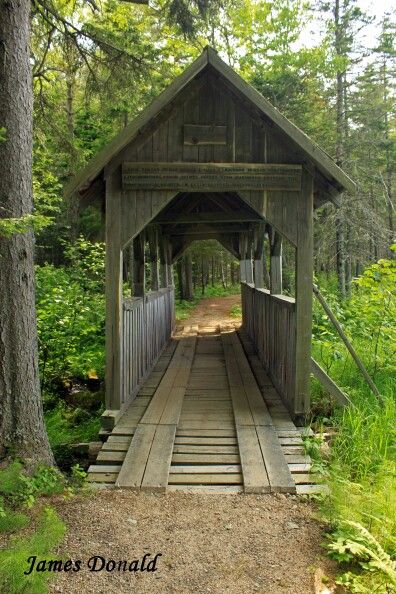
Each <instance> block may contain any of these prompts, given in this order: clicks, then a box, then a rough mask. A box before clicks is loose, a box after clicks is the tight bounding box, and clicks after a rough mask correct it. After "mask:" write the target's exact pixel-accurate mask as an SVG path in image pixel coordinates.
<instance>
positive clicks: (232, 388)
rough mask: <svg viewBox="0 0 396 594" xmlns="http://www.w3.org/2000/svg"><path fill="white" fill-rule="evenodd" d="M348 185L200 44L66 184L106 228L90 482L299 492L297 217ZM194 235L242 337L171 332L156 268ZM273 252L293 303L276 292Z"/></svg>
mask: <svg viewBox="0 0 396 594" xmlns="http://www.w3.org/2000/svg"><path fill="white" fill-rule="evenodd" d="M353 188H354V185H353V182H352V181H351V180H350V179H349V178H348V177H347V176H346V175H345V173H344V172H343V171H342V170H341V169H340V168H339V167H337V165H336V164H335V163H334V162H333V161H332V159H331V158H330V157H329V156H328V155H327V154H326V153H325V152H324V151H322V150H321V149H320V148H319V147H318V146H317V145H316V144H314V143H313V142H312V141H311V140H310V139H309V138H308V137H307V136H306V135H305V134H304V133H303V132H301V131H300V130H299V129H298V128H297V127H296V126H294V125H293V124H292V123H291V122H290V121H288V120H287V119H286V118H285V117H284V116H282V115H281V114H280V113H279V111H278V110H277V109H275V108H274V107H273V106H272V105H271V104H270V103H269V102H268V101H267V100H266V99H264V98H263V97H262V96H261V95H260V94H259V93H258V92H257V91H256V90H255V89H253V88H252V87H251V86H250V85H249V84H247V83H246V82H245V81H244V80H243V79H242V78H241V77H240V76H239V75H238V74H236V73H235V72H234V71H233V70H232V69H231V68H230V67H229V66H227V65H226V64H225V63H224V62H223V61H222V60H221V59H220V58H219V56H218V55H217V53H216V52H215V51H214V50H212V49H211V48H209V47H208V48H206V49H205V50H204V51H203V53H202V55H201V56H200V57H199V58H198V59H197V60H196V61H195V62H194V63H193V64H192V65H191V66H190V67H188V68H187V69H186V70H185V72H184V73H183V74H182V75H181V76H179V77H178V78H177V79H175V81H174V82H173V83H172V84H171V85H170V86H169V87H168V88H166V89H165V91H164V92H163V93H162V94H161V95H160V96H159V97H158V98H157V99H155V100H154V101H153V103H152V104H151V105H150V106H149V107H147V108H146V109H145V110H144V111H143V112H142V113H141V114H140V115H139V116H138V117H137V118H136V119H135V120H134V121H133V122H132V123H131V124H130V125H129V126H128V127H126V128H125V129H124V130H123V131H122V132H121V133H120V134H119V135H118V136H117V137H116V138H115V139H114V140H113V141H112V142H111V143H110V144H109V145H108V146H107V147H105V149H104V150H103V151H102V152H101V153H100V154H99V155H98V156H97V157H96V158H95V159H93V161H92V162H91V163H89V164H88V165H87V167H86V168H85V169H84V170H83V171H82V172H81V173H80V174H79V175H78V176H77V177H76V179H74V180H73V182H72V183H71V184H70V185H69V187H68V189H67V193H68V195H69V196H71V195H73V194H77V195H78V196H79V199H80V200H81V201H82V202H83V203H84V202H85V203H89V202H93V201H96V202H99V203H100V204H102V208H103V207H104V209H105V216H106V411H105V413H104V415H103V431H102V433H103V436H104V440H105V443H104V444H103V447H102V450H101V452H100V453H99V456H98V460H97V463H96V465H94V466H93V467H91V469H90V478H91V480H93V481H97V482H104V483H106V482H107V483H116V484H117V485H118V486H123V487H133V488H135V489H139V488H145V489H160V490H165V489H167V488H168V489H171V490H172V489H187V490H188V489H189V490H194V489H195V490H220V491H222V490H223V491H239V490H244V491H246V492H249V491H250V492H268V491H291V492H293V491H295V490H296V485H297V489H301V487H299V485H301V484H302V485H304V484H305V485H308V484H309V483H310V478H309V475H308V474H307V470H308V469H309V459H308V460H307V458H306V456H304V454H303V450H302V447H301V445H302V440H301V428H300V427H299V425H301V424H303V421H304V419H305V418H306V415H307V414H308V413H309V409H310V399H309V380H310V369H311V357H310V348H311V318H312V261H313V239H312V218H313V209H314V208H315V207H317V206H320V205H322V204H324V203H325V202H328V201H332V202H334V203H337V196H338V195H339V194H340V193H341V192H343V191H344V190H345V189H352V190H353ZM265 236H266V237H269V238H270V279H271V282H270V289H269V290H268V289H265V288H264V281H263V270H264V266H263V262H264V258H265V257H266V254H265V253H264V249H263V247H264V237H265ZM208 238H215V239H217V240H218V241H219V242H220V243H221V244H222V245H223V246H224V247H225V248H226V249H227V250H229V251H230V252H231V253H232V254H233V255H234V256H235V258H237V259H238V260H239V261H240V275H241V291H242V306H243V324H242V329H241V330H240V331H239V332H236V331H235V329H233V328H231V329H230V328H228V329H222V328H214V329H212V330H211V331H210V332H209V333H206V332H205V329H200V328H198V327H189V328H184V330H182V331H180V332H178V333H175V332H174V288H173V280H172V278H173V277H172V266H173V264H174V262H175V261H176V260H177V259H178V258H179V257H180V256H181V255H182V253H183V252H184V250H185V249H186V248H187V247H188V246H189V245H190V244H191V242H193V241H196V240H202V239H208ZM282 241H287V242H289V244H290V246H292V248H293V249H292V252H293V253H294V254H295V298H292V297H289V296H285V295H282ZM132 242H133V243H132ZM131 244H132V245H133V260H134V262H133V275H134V290H133V297H124V295H123V292H124V291H123V260H124V259H125V257H126V254H129V253H130V251H131V250H130V245H131ZM146 246H148V247H147V249H146ZM146 253H147V254H149V259H150V266H151V274H150V278H149V279H146V278H145V269H146V266H145V254H146ZM128 257H129V256H128ZM146 281H147V285H149V286H150V291H149V292H147V291H146ZM305 489H306V490H308V487H306V488H305Z"/></svg>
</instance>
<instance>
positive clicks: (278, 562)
mask: <svg viewBox="0 0 396 594" xmlns="http://www.w3.org/2000/svg"><path fill="white" fill-rule="evenodd" d="M239 303H240V297H239V296H231V297H226V298H210V299H205V300H203V301H202V302H201V303H200V304H199V305H198V306H197V308H196V309H195V310H194V311H193V314H192V315H191V316H190V318H189V319H188V320H184V321H182V322H181V323H180V324H181V325H195V324H199V325H202V326H211V325H218V324H220V325H222V326H225V325H228V324H234V323H235V322H238V318H235V317H232V316H230V310H231V308H232V307H233V306H234V305H237V304H239ZM55 505H56V507H57V509H58V512H59V514H60V515H61V517H62V518H63V519H64V520H65V522H66V524H67V526H68V532H67V536H66V539H65V541H64V543H63V544H62V546H61V548H60V550H59V552H58V558H61V557H62V558H63V559H64V560H66V559H68V558H70V559H79V560H81V561H82V563H81V570H80V571H79V572H69V573H65V572H61V573H59V574H58V575H57V578H56V582H55V583H54V584H53V585H52V587H51V592H52V593H56V592H57V593H62V594H112V593H114V594H124V593H125V594H127V593H128V594H129V593H130V592H134V593H135V594H170V593H175V594H176V593H177V594H205V593H210V594H225V593H228V594H254V593H259V594H313V593H315V594H325V593H328V594H329V593H330V592H333V590H329V589H328V588H327V587H323V589H322V588H321V587H316V588H315V586H314V582H315V572H316V573H318V572H319V571H320V572H324V574H325V575H330V576H332V575H333V572H334V567H333V566H332V564H331V562H330V561H329V559H327V558H326V556H325V555H324V551H323V547H322V546H321V543H322V542H323V540H324V537H323V527H322V526H321V525H320V524H319V523H318V522H317V521H316V520H315V519H314V511H313V507H312V505H311V504H309V503H307V502H304V501H302V500H301V499H299V498H297V496H286V495H188V494H183V493H169V494H166V495H152V494H147V493H140V494H134V493H132V492H129V491H125V490H124V491H120V490H107V491H105V490H100V491H96V492H94V493H93V494H88V495H84V496H79V497H78V498H73V499H69V500H66V501H65V500H62V501H61V500H59V501H57V502H55ZM145 553H150V554H151V557H150V559H152V558H153V556H154V555H156V554H157V553H161V556H160V557H158V562H157V571H156V572H154V573H149V572H146V571H143V572H142V571H138V572H136V573H135V572H129V571H127V572H123V571H121V572H119V571H113V572H106V571H105V570H103V571H100V572H90V571H89V570H88V568H87V561H88V559H89V558H91V557H92V556H94V555H100V556H102V557H104V558H105V559H106V560H111V559H113V560H115V561H116V562H118V561H123V560H126V561H128V562H131V561H133V560H134V559H141V558H142V557H143V556H144V554H145ZM316 581H318V580H317V578H316Z"/></svg>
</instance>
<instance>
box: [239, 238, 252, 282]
mask: <svg viewBox="0 0 396 594" xmlns="http://www.w3.org/2000/svg"><path fill="white" fill-rule="evenodd" d="M239 253H240V257H241V259H240V270H241V282H246V283H249V284H252V283H253V265H252V241H251V237H249V234H248V233H246V232H242V233H240V235H239Z"/></svg>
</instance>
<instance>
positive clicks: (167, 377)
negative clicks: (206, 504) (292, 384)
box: [88, 326, 320, 494]
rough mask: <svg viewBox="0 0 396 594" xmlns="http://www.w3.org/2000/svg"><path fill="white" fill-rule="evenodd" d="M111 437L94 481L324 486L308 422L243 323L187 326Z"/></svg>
mask: <svg viewBox="0 0 396 594" xmlns="http://www.w3.org/2000/svg"><path fill="white" fill-rule="evenodd" d="M106 437H107V439H106V441H105V443H104V444H103V446H102V449H101V451H100V452H99V454H98V457H97V460H96V463H95V464H94V465H92V466H91V467H90V468H89V471H88V480H89V481H90V482H92V483H97V484H101V485H109V486H111V485H112V486H114V485H115V486H117V487H123V488H130V489H134V490H140V489H142V490H149V491H162V492H164V491H184V492H188V493H219V494H223V493H228V494H235V493H242V492H245V493H270V492H288V493H296V492H297V493H314V492H317V491H318V490H319V489H320V486H319V485H316V484H315V479H314V477H313V475H312V474H310V469H311V460H310V458H309V457H308V456H306V455H304V448H303V430H301V429H300V428H297V427H296V426H295V425H294V423H293V421H292V420H291V418H290V415H289V413H288V411H287V409H286V407H285V406H284V405H283V403H282V401H281V400H280V397H279V396H278V394H277V392H276V390H275V389H274V387H273V385H272V383H271V381H270V379H269V377H268V376H267V374H266V373H265V371H264V369H263V368H262V366H261V363H260V361H259V360H258V358H257V357H256V355H255V353H254V350H253V347H252V344H251V343H250V341H249V339H248V337H247V336H246V335H244V334H243V332H240V333H239V334H237V333H236V332H235V331H232V330H229V329H228V330H226V331H221V330H220V328H218V327H217V328H209V329H206V328H205V329H203V328H201V327H200V328H198V327H197V326H194V327H186V328H184V330H183V332H181V333H179V335H176V336H175V338H174V339H172V341H171V342H170V344H169V345H168V347H167V348H166V349H165V351H164V352H163V354H162V356H161V357H160V359H159V360H158V362H157V364H156V366H155V367H154V369H153V371H152V373H151V375H150V376H149V377H148V379H147V382H146V383H145V384H144V385H143V386H142V388H141V390H140V392H139V393H138V395H137V397H136V398H135V400H134V401H133V402H132V403H131V405H130V406H129V408H128V409H127V410H126V412H125V413H124V415H123V416H122V417H121V418H120V420H119V421H118V423H117V425H116V426H115V427H114V429H113V431H112V432H111V434H109V435H107V436H106Z"/></svg>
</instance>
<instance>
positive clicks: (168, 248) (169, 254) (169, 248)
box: [166, 237, 174, 287]
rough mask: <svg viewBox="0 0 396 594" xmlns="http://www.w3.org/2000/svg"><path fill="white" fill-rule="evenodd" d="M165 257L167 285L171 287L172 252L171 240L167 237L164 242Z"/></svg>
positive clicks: (172, 283) (172, 284)
mask: <svg viewBox="0 0 396 594" xmlns="http://www.w3.org/2000/svg"><path fill="white" fill-rule="evenodd" d="M166 258H167V266H168V286H169V287H173V286H174V282H173V254H172V242H171V240H170V238H169V237H168V238H167V242H166Z"/></svg>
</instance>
